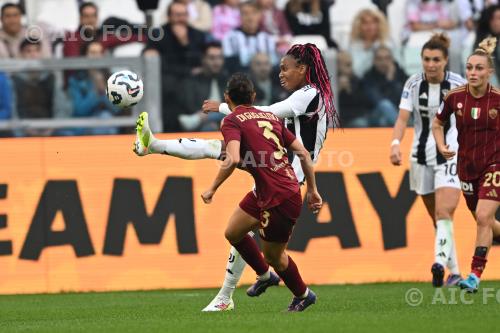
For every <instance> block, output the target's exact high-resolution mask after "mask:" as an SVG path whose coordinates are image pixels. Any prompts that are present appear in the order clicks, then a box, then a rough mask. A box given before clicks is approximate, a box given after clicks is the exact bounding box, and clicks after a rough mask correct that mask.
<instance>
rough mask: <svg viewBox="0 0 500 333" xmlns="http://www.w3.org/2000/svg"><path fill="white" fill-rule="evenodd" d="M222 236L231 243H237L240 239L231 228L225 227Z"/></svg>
mask: <svg viewBox="0 0 500 333" xmlns="http://www.w3.org/2000/svg"><path fill="white" fill-rule="evenodd" d="M224 237H226V239H227V240H228V241H229V243H231V244H236V243H238V242H239V241H240V240H241V239H239V237H238V235H236V233H235V232H234V231H233V230H231V229H230V228H227V229H226V231H225V232H224Z"/></svg>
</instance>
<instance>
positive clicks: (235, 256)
mask: <svg viewBox="0 0 500 333" xmlns="http://www.w3.org/2000/svg"><path fill="white" fill-rule="evenodd" d="M248 234H249V235H250V236H253V232H251V231H250V232H249V233H248ZM246 265H247V263H246V262H245V260H243V258H242V257H241V255H240V254H239V253H238V251H237V250H236V249H235V248H234V247H233V246H231V251H230V252H229V259H228V261H227V266H226V275H225V276H224V284H223V285H222V288H221V289H220V290H219V293H218V296H225V297H228V298H231V297H232V296H233V293H234V289H236V286H237V285H238V282H239V281H240V279H241V275H242V274H243V270H244V269H245V266H246Z"/></svg>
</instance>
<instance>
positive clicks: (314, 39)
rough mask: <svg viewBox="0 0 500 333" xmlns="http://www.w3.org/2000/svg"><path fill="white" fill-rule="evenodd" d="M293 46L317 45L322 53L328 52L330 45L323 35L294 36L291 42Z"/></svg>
mask: <svg viewBox="0 0 500 333" xmlns="http://www.w3.org/2000/svg"><path fill="white" fill-rule="evenodd" d="M291 43H292V45H293V44H306V43H312V44H315V45H316V46H317V47H318V49H320V51H325V50H328V44H327V43H326V39H325V37H323V36H321V35H298V36H293V37H292V40H291Z"/></svg>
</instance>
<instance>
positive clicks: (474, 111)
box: [470, 108, 481, 120]
mask: <svg viewBox="0 0 500 333" xmlns="http://www.w3.org/2000/svg"><path fill="white" fill-rule="evenodd" d="M480 114H481V108H472V109H470V115H471V117H472V119H475V120H478V119H479V115H480Z"/></svg>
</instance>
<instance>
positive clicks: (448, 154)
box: [438, 145, 456, 160]
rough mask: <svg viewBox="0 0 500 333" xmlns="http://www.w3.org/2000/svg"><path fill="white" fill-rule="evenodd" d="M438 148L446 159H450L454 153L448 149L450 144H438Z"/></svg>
mask: <svg viewBox="0 0 500 333" xmlns="http://www.w3.org/2000/svg"><path fill="white" fill-rule="evenodd" d="M438 150H439V152H440V153H441V155H443V157H444V158H446V159H447V160H451V159H452V158H453V157H454V156H455V154H456V153H455V152H454V151H453V150H450V145H446V146H439V147H438Z"/></svg>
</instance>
